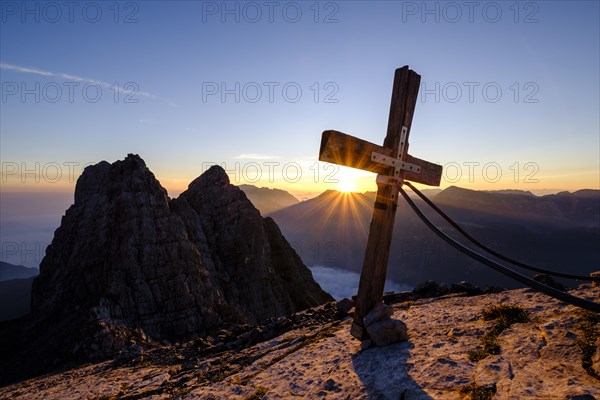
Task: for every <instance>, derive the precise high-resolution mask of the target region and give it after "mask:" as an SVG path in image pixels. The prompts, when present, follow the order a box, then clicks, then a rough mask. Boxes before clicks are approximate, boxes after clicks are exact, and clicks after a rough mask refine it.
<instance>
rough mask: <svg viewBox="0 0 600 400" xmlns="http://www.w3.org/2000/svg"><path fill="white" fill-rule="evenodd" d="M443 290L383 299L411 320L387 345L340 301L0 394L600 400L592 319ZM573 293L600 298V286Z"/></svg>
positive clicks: (505, 297) (551, 307)
mask: <svg viewBox="0 0 600 400" xmlns="http://www.w3.org/2000/svg"><path fill="white" fill-rule="evenodd" d="M440 287H442V286H440V285H435V284H432V283H431V282H430V283H428V284H426V285H424V286H422V287H421V288H420V289H419V290H414V291H413V292H412V293H410V292H403V293H397V294H391V295H388V296H384V300H385V301H386V303H388V304H391V305H392V307H393V315H394V317H397V318H399V319H401V320H403V321H404V322H406V324H407V325H408V341H405V342H399V343H395V344H392V345H390V346H386V347H370V348H367V346H364V343H362V344H361V342H359V341H357V340H355V339H353V338H352V337H351V336H350V325H351V322H352V318H351V316H350V315H351V314H352V310H353V308H352V304H351V303H352V301H351V300H350V299H345V300H342V301H340V302H338V303H337V305H336V304H334V303H328V304H325V305H324V306H319V307H316V308H312V309H309V310H306V311H305V312H302V313H299V314H295V315H292V316H289V317H280V318H277V319H275V318H274V319H272V320H271V321H270V322H269V323H268V324H266V325H262V326H254V327H247V329H246V330H244V331H224V332H220V333H219V334H218V335H214V336H211V337H208V338H206V339H199V340H193V341H189V342H186V343H180V344H172V345H161V346H158V347H155V348H153V349H150V350H144V349H139V351H137V352H136V353H135V354H130V355H123V356H121V357H119V358H117V359H113V360H109V361H104V362H100V363H94V364H88V365H83V366H80V367H77V368H72V369H68V370H64V371H61V372H56V373H53V374H48V375H45V376H41V377H37V378H33V379H30V380H26V381H22V382H20V383H17V384H13V385H10V386H6V387H4V388H1V387H0V398H10V399H23V400H25V399H26V400H35V399H40V400H42V399H43V400H49V399H60V400H70V399H73V400H74V399H129V400H133V399H142V398H152V399H157V400H159V399H165V400H166V399H189V400H192V399H213V400H235V399H238V400H256V399H265V400H275V399H278V400H279V399H281V400H287V399H319V398H327V399H390V400H392V399H393V400H397V399H405V400H431V399H440V400H452V399H455V400H466V399H481V400H486V399H490V400H491V399H548V400H594V399H600V385H599V382H600V380H598V379H599V377H600V331H599V330H600V318H599V316H598V315H597V314H594V313H591V312H583V311H581V310H580V309H577V308H576V307H574V306H570V305H565V304H564V303H561V302H559V301H557V300H555V299H552V298H549V297H547V296H546V295H544V294H541V293H536V292H534V291H532V290H529V289H518V290H513V291H496V290H494V291H491V292H488V293H486V294H478V295H473V293H475V292H474V291H473V287H471V286H469V285H463V284H460V285H457V286H455V289H456V290H459V289H460V290H466V292H463V293H459V292H454V290H453V291H451V292H450V293H448V294H445V295H441V296H440V297H429V296H432V295H433V296H439V295H440V293H441V292H440V291H439V290H437V289H439V288H440ZM453 287H454V286H453ZM432 288H435V289H436V290H433V289H432ZM461 288H462V289H461ZM443 292H446V291H445V290H444V291H443ZM479 292H480V291H479ZM572 294H575V295H577V296H582V297H585V298H587V299H589V300H593V301H599V300H600V286H593V285H590V284H585V285H581V286H579V287H578V288H577V289H573V290H572ZM348 307H350V308H348ZM499 311H500V312H499ZM503 313H504V314H503Z"/></svg>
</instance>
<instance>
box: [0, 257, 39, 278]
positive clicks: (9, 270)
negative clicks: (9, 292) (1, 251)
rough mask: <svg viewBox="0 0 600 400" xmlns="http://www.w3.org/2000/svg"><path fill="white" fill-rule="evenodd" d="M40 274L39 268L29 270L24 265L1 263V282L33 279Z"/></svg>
mask: <svg viewBox="0 0 600 400" xmlns="http://www.w3.org/2000/svg"><path fill="white" fill-rule="evenodd" d="M39 273H40V270H39V269H37V268H28V267H25V266H23V265H14V264H10V263H7V262H4V261H0V282H2V281H9V280H11V279H25V278H31V277H34V276H36V275H38V274H39Z"/></svg>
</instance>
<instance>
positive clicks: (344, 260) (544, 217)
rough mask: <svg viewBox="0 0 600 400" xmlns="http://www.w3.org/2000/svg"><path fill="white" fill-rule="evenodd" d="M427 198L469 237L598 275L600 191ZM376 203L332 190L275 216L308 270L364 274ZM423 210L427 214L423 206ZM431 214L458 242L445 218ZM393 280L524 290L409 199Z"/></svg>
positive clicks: (397, 235)
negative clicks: (448, 239)
mask: <svg viewBox="0 0 600 400" xmlns="http://www.w3.org/2000/svg"><path fill="white" fill-rule="evenodd" d="M427 195H428V196H430V198H432V199H433V200H434V202H435V203H436V204H437V205H439V206H440V207H441V208H442V209H443V210H444V211H446V212H447V213H448V214H449V215H450V216H451V217H452V218H454V219H455V220H456V221H457V222H458V223H459V224H460V225H461V226H462V227H463V228H464V229H466V230H467V231H468V232H469V233H471V234H472V235H473V236H475V237H476V238H478V239H479V240H481V241H482V242H484V243H486V244H487V245H488V246H489V247H491V248H493V249H495V250H497V251H499V252H502V253H505V254H506V255H508V256H511V257H513V258H516V259H518V260H520V261H524V262H528V263H531V264H534V265H538V266H544V267H547V268H548V269H554V270H557V271H558V270H560V271H564V272H571V273H579V274H587V273H589V272H592V271H594V270H597V269H598V265H599V264H600V251H599V250H598V243H600V191H597V190H580V191H577V192H574V193H569V192H561V193H558V194H554V195H546V196H539V197H538V196H534V195H532V194H531V193H529V192H522V191H514V190H508V191H497V192H484V191H475V190H468V189H462V188H458V187H449V188H447V189H445V190H443V191H441V192H439V193H437V194H436V192H431V191H430V192H427ZM374 198H375V194H374V193H364V194H358V193H352V194H343V193H339V192H336V191H327V192H324V193H323V194H321V195H320V196H318V197H316V198H314V199H311V200H307V201H304V202H301V203H299V204H297V205H294V206H291V207H288V208H285V209H283V210H280V211H277V212H275V213H273V214H272V215H271V216H272V217H273V219H275V221H276V222H277V223H278V225H279V226H280V227H281V230H282V232H283V233H284V235H285V236H286V238H287V239H288V240H289V241H290V243H291V244H292V245H293V246H294V247H295V248H296V250H297V251H298V253H299V254H300V256H301V257H302V259H303V261H304V263H305V264H307V265H324V266H335V267H338V268H344V269H347V270H350V271H356V272H359V271H360V270H361V269H362V262H363V256H364V249H365V245H366V239H367V235H368V229H369V223H370V220H371V214H372V206H373V203H374ZM417 204H419V205H420V207H422V208H423V209H424V210H427V207H426V205H425V204H424V203H423V202H422V201H420V200H419V201H417ZM427 211H429V210H427ZM427 214H428V215H430V218H431V219H432V220H433V221H435V222H436V224H440V225H441V226H443V227H444V228H443V230H444V231H445V232H447V233H449V234H450V235H451V236H455V237H457V236H456V232H455V231H454V229H452V228H451V227H449V226H448V225H443V224H442V220H441V218H439V217H435V216H432V214H431V213H430V212H427ZM524 272H526V271H524ZM388 277H389V278H390V279H392V280H394V281H396V282H399V283H404V284H408V285H417V284H419V283H421V282H423V281H424V280H429V279H435V280H438V281H439V280H441V281H448V282H453V281H457V280H463V279H465V280H470V281H472V282H474V283H477V284H480V285H486V284H496V285H498V284H500V285H504V286H506V287H517V286H519V285H518V284H516V283H515V282H514V281H512V280H510V279H508V278H505V277H504V276H502V275H499V274H498V273H497V272H495V271H491V270H489V269H487V268H486V267H484V266H482V265H480V264H479V263H478V262H476V261H473V260H471V259H470V258H467V257H466V256H464V255H462V254H461V253H459V252H458V251H456V250H455V249H453V248H451V247H449V246H448V245H446V244H445V243H444V242H442V241H441V240H440V239H439V238H437V237H436V236H435V235H434V234H433V233H432V232H430V231H429V230H428V229H427V228H426V227H425V225H424V224H423V223H422V222H421V221H420V220H419V219H417V217H416V216H415V215H414V214H413V212H412V210H410V209H409V208H408V206H407V205H406V203H405V202H403V201H400V203H399V205H398V211H397V215H396V223H395V228H394V237H393V241H392V249H391V253H390V262H389V266H388Z"/></svg>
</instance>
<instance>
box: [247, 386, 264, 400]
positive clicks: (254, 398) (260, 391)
mask: <svg viewBox="0 0 600 400" xmlns="http://www.w3.org/2000/svg"><path fill="white" fill-rule="evenodd" d="M268 392H269V389H267V388H266V387H264V386H259V387H257V388H256V392H254V393H252V394H251V395H250V396H248V397H246V398H245V399H244V400H262V398H263V397H265V395H266V394H267V393H268Z"/></svg>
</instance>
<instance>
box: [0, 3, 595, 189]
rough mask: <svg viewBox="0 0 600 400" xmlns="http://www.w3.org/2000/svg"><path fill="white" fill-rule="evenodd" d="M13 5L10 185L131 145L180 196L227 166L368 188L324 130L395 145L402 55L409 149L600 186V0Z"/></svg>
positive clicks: (505, 180)
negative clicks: (411, 75)
mask: <svg viewBox="0 0 600 400" xmlns="http://www.w3.org/2000/svg"><path fill="white" fill-rule="evenodd" d="M0 4H1V12H2V14H1V24H0V30H1V31H0V33H1V35H0V63H2V65H1V67H0V74H1V75H0V81H1V84H2V86H1V89H2V93H1V95H2V96H1V97H2V98H1V102H0V107H1V109H0V121H1V122H0V133H1V142H0V144H1V146H0V147H1V148H0V156H1V161H2V173H3V175H2V191H6V192H8V191H32V192H34V191H72V190H73V185H74V182H73V179H69V178H73V177H71V176H70V175H71V172H72V173H73V174H74V177H75V178H76V175H77V174H78V173H80V172H81V168H82V167H83V166H84V165H85V164H88V163H93V162H98V161H100V160H108V161H111V162H112V161H115V160H117V159H122V158H123V157H125V155H126V154H127V153H137V154H140V155H141V156H142V157H143V158H144V159H145V160H146V163H147V164H148V166H149V167H150V168H151V169H152V171H153V172H154V173H155V174H156V175H157V177H158V178H159V180H160V181H161V182H162V183H163V185H164V186H166V187H167V189H169V192H170V194H172V195H176V194H177V193H178V192H180V191H181V190H184V189H185V187H186V185H187V183H189V182H190V181H191V180H192V179H193V178H194V177H196V176H198V175H199V174H200V173H201V172H202V170H203V169H205V168H206V166H207V164H208V163H211V162H216V163H224V165H225V166H226V169H228V170H230V172H232V175H237V177H234V179H233V180H234V182H237V183H253V184H257V185H260V186H271V187H273V186H275V187H282V188H285V189H288V190H290V191H291V192H293V193H295V194H297V195H298V196H299V197H303V196H309V195H313V194H315V193H318V192H321V191H323V190H325V189H328V188H336V187H338V186H339V185H340V184H339V183H336V181H344V180H346V181H347V180H350V181H352V182H353V183H354V185H350V187H351V188H352V187H354V188H355V189H356V190H372V189H373V188H374V184H373V182H374V176H373V175H371V174H368V173H363V174H361V173H352V172H349V171H348V170H345V169H340V170H337V169H336V170H333V169H327V166H326V165H323V164H318V163H317V162H316V159H317V155H318V149H319V142H320V136H321V132H322V131H323V130H326V129H336V130H340V131H343V132H346V133H350V134H353V135H355V136H359V137H361V138H364V139H366V140H369V141H373V142H375V143H381V142H382V141H383V137H384V135H385V129H386V124H387V116H388V111H389V99H390V93H391V86H392V79H393V72H394V69H395V68H398V67H401V66H403V65H406V64H408V65H410V67H411V68H412V69H414V70H415V71H416V72H418V73H419V74H421V76H422V87H421V94H420V97H419V100H418V103H417V108H416V112H415V119H414V123H413V128H412V132H411V140H410V142H411V153H412V154H413V155H415V156H417V157H420V158H424V159H427V160H430V161H434V162H438V163H440V164H442V165H444V166H445V167H446V174H445V175H444V178H443V180H442V186H448V185H451V184H455V185H459V186H464V187H473V188H480V189H492V190H495V189H504V188H516V189H525V190H532V191H538V192H542V191H543V190H546V189H569V190H575V189H578V188H584V187H585V188H595V189H598V188H599V186H600V123H599V111H598V110H599V109H600V100H599V97H600V83H599V76H600V50H599V48H600V43H599V42H600V30H599V21H600V10H599V2H596V1H584V2H560V1H548V2H546V1H538V2H519V3H517V2H473V3H465V2H427V3H423V2H410V1H409V2H406V1H404V2H400V1H399V2H362V1H352V2H313V1H307V2H278V1H275V2H271V3H268V2H250V3H244V2H227V3H223V2H194V1H185V2H162V1H136V2H120V3H116V2H103V1H98V2H86V1H83V2H78V5H77V6H73V7H74V8H72V9H69V8H68V6H66V5H65V4H64V3H62V2H58V3H45V2H26V3H23V2H13V1H2V2H0ZM48 4H50V5H48ZM259 10H260V14H259V13H258V12H259ZM115 83H117V86H118V87H119V88H118V89H117V86H114V84H115ZM57 88H60V90H61V92H60V93H59V92H58V91H57ZM69 88H71V90H72V93H69ZM222 89H225V90H228V92H226V94H225V95H224V96H223V90H222ZM258 89H260V92H258V91H257V90H258ZM470 89H471V90H472V92H470ZM270 90H272V92H271V93H270ZM298 90H300V91H301V92H298ZM98 93H100V94H101V98H99V99H97V101H96V96H97V94H98ZM70 94H71V95H72V98H70ZM115 95H118V96H117V97H115ZM270 95H272V98H270ZM317 95H318V97H317ZM36 96H37V97H39V102H37V101H36V100H38V99H36ZM128 100H133V101H136V102H133V103H132V102H128ZM36 163H37V164H36ZM236 163H237V165H239V167H238V168H237V169H236ZM69 166H73V167H72V170H70V169H69V168H71V167H69ZM298 168H299V169H298ZM30 170H31V171H33V172H30V173H27V171H30ZM317 171H318V173H317ZM58 172H60V179H58V177H57V173H58ZM257 172H259V173H260V178H261V179H258V177H259V176H258V175H257ZM328 174H333V175H331V176H330V178H333V179H329V181H333V182H327V181H325V178H326V177H327V175H328ZM499 174H500V175H499ZM36 175H37V176H36Z"/></svg>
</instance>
